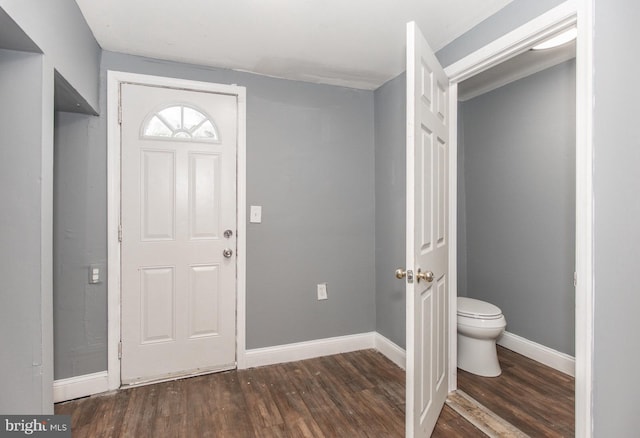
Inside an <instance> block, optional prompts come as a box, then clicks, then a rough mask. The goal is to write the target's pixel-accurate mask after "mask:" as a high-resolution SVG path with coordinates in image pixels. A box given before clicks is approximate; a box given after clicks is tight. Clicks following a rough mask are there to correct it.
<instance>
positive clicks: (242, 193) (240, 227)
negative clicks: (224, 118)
mask: <svg viewBox="0 0 640 438" xmlns="http://www.w3.org/2000/svg"><path fill="white" fill-rule="evenodd" d="M123 82H126V83H133V84H140V85H152V86H159V87H169V88H178V89H183V90H190V91H202V92H209V93H220V94H228V95H232V96H236V97H237V100H238V150H237V154H238V157H237V158H238V161H237V176H236V177H237V221H238V222H237V234H236V237H237V254H236V268H237V273H236V362H237V367H238V368H239V369H243V368H246V324H245V322H246V312H245V310H246V306H245V303H246V301H245V298H246V262H247V258H246V255H247V252H246V238H247V233H246V193H247V184H246V179H247V178H246V117H247V116H246V114H247V111H246V102H247V99H246V89H245V88H244V87H239V86H236V85H223V84H214V83H210V82H198V81H190V80H183V79H175V78H166V77H161V76H151V75H142V74H136V73H127V72H120V71H111V70H110V71H108V72H107V126H108V128H107V263H108V287H107V309H108V313H107V326H108V335H107V357H108V365H107V372H108V381H109V389H110V390H113V389H118V388H119V387H120V360H119V358H118V344H119V342H120V295H121V272H120V242H119V239H118V228H119V225H120V187H121V181H120V136H121V132H120V124H119V122H118V119H119V106H120V105H119V103H120V84H121V83H123Z"/></svg>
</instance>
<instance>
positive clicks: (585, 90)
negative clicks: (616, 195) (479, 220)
mask: <svg viewBox="0 0 640 438" xmlns="http://www.w3.org/2000/svg"><path fill="white" fill-rule="evenodd" d="M592 24H593V5H592V2H591V1H589V0H569V1H566V2H564V3H562V4H560V5H559V6H557V7H555V8H553V9H551V10H550V11H548V12H546V13H544V14H542V15H540V16H539V17H537V18H535V19H533V20H531V21H530V22H528V23H526V24H524V25H523V26H521V27H519V28H517V29H515V30H514V31H512V32H509V33H508V34H506V35H504V36H503V37H500V38H498V39H496V40H495V41H493V42H491V43H489V44H487V45H486V46H484V47H482V48H481V49H479V50H477V51H475V52H473V53H471V54H470V55H468V56H466V57H464V58H463V59H461V60H459V61H457V62H455V63H454V64H452V65H450V66H449V67H447V68H445V72H446V73H447V76H449V78H450V84H451V87H450V100H449V103H450V105H449V112H450V114H449V117H450V120H451V124H450V133H449V136H450V137H449V141H450V144H451V149H450V161H449V165H450V168H449V175H450V180H449V184H450V191H449V206H450V207H449V208H450V212H449V213H450V214H449V233H450V245H451V250H450V252H449V266H450V276H451V293H450V300H451V301H450V309H451V315H450V321H451V326H450V329H449V334H450V335H449V346H450V348H449V352H450V353H449V367H450V370H449V389H450V390H451V391H452V390H455V389H456V388H457V368H456V363H457V352H456V349H457V337H456V296H457V265H456V257H457V231H456V230H457V225H456V224H457V199H456V196H457V161H458V158H457V139H458V136H457V108H458V83H460V82H462V81H464V80H465V79H468V78H470V77H471V76H474V75H475V74H477V73H480V72H482V71H484V70H486V69H488V68H491V67H493V66H495V65H497V64H499V63H501V62H503V61H505V60H507V59H509V58H511V57H512V56H515V55H516V54H518V53H521V52H523V51H524V50H526V49H528V48H529V47H531V46H533V45H535V44H536V43H537V42H539V41H541V40H543V39H545V38H546V37H548V36H549V35H551V34H553V33H556V32H558V31H560V30H563V29H566V28H569V27H572V26H577V28H578V39H577V49H576V260H575V263H576V278H577V283H576V288H575V294H576V295H575V297H576V314H575V315H576V322H575V324H576V326H575V348H576V365H575V366H576V370H575V395H576V405H575V408H576V409H575V427H576V429H575V432H576V436H577V437H591V436H592V434H593V419H592V417H593V407H592V401H593V374H592V368H593V290H594V289H593V284H594V269H593V135H592V133H593V126H592V125H593V111H592V102H593V62H592V61H593V55H592V53H593V26H592Z"/></svg>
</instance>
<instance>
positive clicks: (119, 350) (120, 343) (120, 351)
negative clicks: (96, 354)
mask: <svg viewBox="0 0 640 438" xmlns="http://www.w3.org/2000/svg"><path fill="white" fill-rule="evenodd" d="M118 359H122V341H120V342H118Z"/></svg>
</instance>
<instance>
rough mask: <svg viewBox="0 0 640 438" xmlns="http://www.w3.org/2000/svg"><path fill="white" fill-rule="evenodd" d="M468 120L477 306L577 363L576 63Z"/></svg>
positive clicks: (524, 85)
mask: <svg viewBox="0 0 640 438" xmlns="http://www.w3.org/2000/svg"><path fill="white" fill-rule="evenodd" d="M459 112H461V113H462V114H463V116H462V118H461V120H462V126H463V133H464V134H463V141H464V146H463V148H464V153H463V156H464V167H463V169H461V170H463V171H462V172H460V173H459V186H460V187H464V192H463V193H464V194H465V195H466V196H465V197H466V199H464V198H463V199H461V201H462V202H461V205H464V206H465V207H466V208H465V209H463V211H465V210H466V218H465V217H461V216H459V218H458V220H459V225H460V226H464V225H466V227H465V228H466V246H465V245H459V246H458V251H459V252H460V253H464V252H466V261H467V266H466V271H467V279H466V281H465V280H463V281H461V283H462V284H468V285H469V287H468V289H467V291H466V292H467V296H469V297H472V298H477V299H480V300H485V301H488V302H490V303H493V304H495V305H497V306H498V307H500V308H501V309H502V312H503V313H504V315H505V317H506V319H507V330H508V331H509V332H511V333H514V334H517V335H519V336H522V337H524V338H526V339H529V340H531V341H534V342H537V343H539V344H542V345H545V346H547V347H550V348H553V349H555V350H558V351H561V352H564V353H567V354H571V355H573V354H574V332H575V330H574V327H575V318H574V308H575V290H574V287H573V272H574V270H575V263H574V260H575V61H573V60H572V61H569V62H565V63H562V64H560V65H558V66H555V67H552V68H550V69H547V70H544V71H542V72H539V73H536V74H534V75H531V76H529V77H527V78H524V79H521V80H519V81H516V82H513V83H511V84H509V85H506V86H504V87H501V88H499V89H497V90H494V91H492V92H490V93H486V94H483V95H481V96H479V97H476V98H474V99H472V100H469V101H467V102H464V103H461V104H460V106H459ZM461 143H462V141H461ZM465 219H466V220H465ZM460 274H463V271H461V272H460Z"/></svg>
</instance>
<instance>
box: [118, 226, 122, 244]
mask: <svg viewBox="0 0 640 438" xmlns="http://www.w3.org/2000/svg"><path fill="white" fill-rule="evenodd" d="M118 242H122V224H119V225H118Z"/></svg>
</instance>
